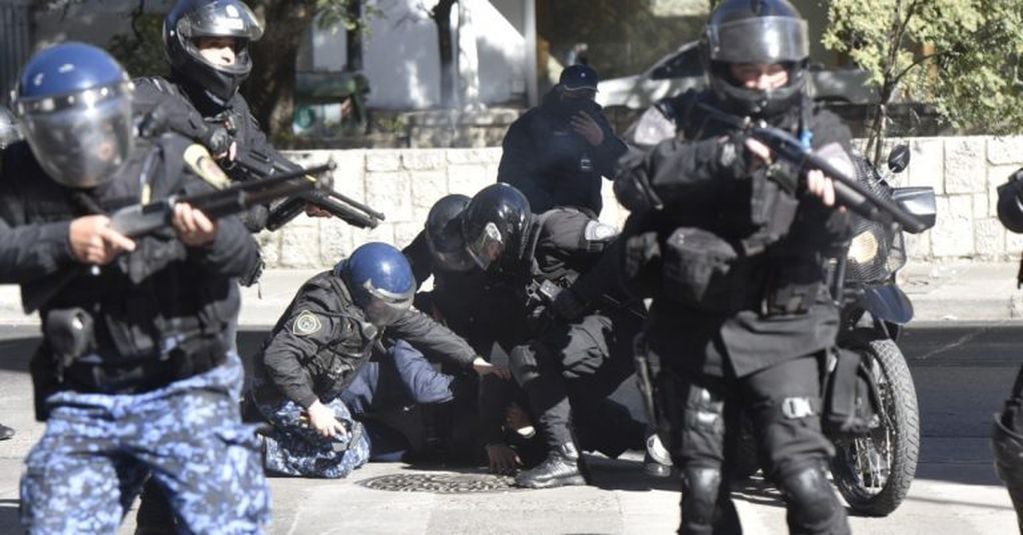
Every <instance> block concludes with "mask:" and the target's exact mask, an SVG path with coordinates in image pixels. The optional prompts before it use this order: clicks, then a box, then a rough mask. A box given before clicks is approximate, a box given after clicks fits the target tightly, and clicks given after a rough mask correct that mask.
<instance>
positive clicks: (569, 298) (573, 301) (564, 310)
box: [550, 289, 589, 321]
mask: <svg viewBox="0 0 1023 535" xmlns="http://www.w3.org/2000/svg"><path fill="white" fill-rule="evenodd" d="M587 308H589V307H587V306H586V303H585V302H583V300H582V299H580V298H579V296H578V295H576V293H575V292H573V291H572V290H571V289H565V290H562V291H561V292H559V293H558V296H557V297H555V298H554V302H553V303H551V306H550V309H551V312H553V313H554V315H555V317H557V318H558V319H561V320H565V321H575V320H577V319H579V318H581V317H583V316H584V315H585V314H586V310H587Z"/></svg>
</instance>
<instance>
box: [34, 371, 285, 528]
mask: <svg viewBox="0 0 1023 535" xmlns="http://www.w3.org/2000/svg"><path fill="white" fill-rule="evenodd" d="M241 380H242V365H241V361H240V359H239V358H238V356H237V355H236V354H233V353H232V354H230V355H228V359H227V362H226V363H225V364H223V365H222V366H219V367H217V368H214V369H212V370H210V371H208V372H205V373H203V374H199V375H196V376H194V377H190V378H188V379H184V380H181V381H176V382H173V383H171V384H169V385H167V386H165V387H163V388H159V389H157V390H153V391H150V392H145V393H141V394H131V395H118V394H84V393H78V392H68V391H66V392H58V393H56V394H54V395H52V396H50V397H49V398H48V399H47V400H46V403H47V406H48V407H49V408H50V410H51V412H50V417H49V419H48V420H47V422H46V431H45V432H44V433H43V437H42V438H41V439H40V440H39V443H37V444H36V445H35V446H34V447H33V448H32V451H31V452H29V455H28V458H27V459H26V460H25V464H26V471H25V474H24V475H23V476H22V479H21V504H22V511H21V521H22V525H23V526H24V528H25V529H26V530H27V531H28V532H29V533H32V534H40V533H43V534H49V533H61V534H64V533H67V534H71V533H115V532H116V531H117V527H118V525H119V524H120V522H121V519H122V518H123V516H124V514H125V513H126V512H127V511H128V509H129V508H130V507H131V503H132V502H133V501H134V499H135V497H136V495H137V494H138V492H139V489H140V488H141V485H142V482H143V480H144V478H145V476H146V475H147V474H151V475H152V477H153V478H155V479H156V481H157V482H158V483H159V484H160V485H161V486H162V487H163V489H164V491H165V492H166V494H167V496H168V498H169V500H170V503H171V506H172V507H173V509H174V511H175V513H176V514H177V517H178V519H179V521H180V522H181V524H180V526H179V529H180V530H181V531H182V532H184V533H232V534H234V533H239V534H240V533H261V532H262V530H263V528H264V527H265V526H266V525H267V524H268V523H269V521H270V494H269V489H268V488H267V484H266V479H265V477H264V475H263V470H262V467H261V466H260V463H259V455H258V452H259V441H258V439H257V438H256V436H255V435H254V433H253V431H252V429H251V428H249V427H248V426H244V425H242V423H241V418H240V416H239V413H238V403H237V401H236V400H237V397H236V394H235V395H232V391H237V388H238V386H239V385H240V384H241Z"/></svg>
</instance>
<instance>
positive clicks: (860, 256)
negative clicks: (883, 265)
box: [848, 230, 880, 266]
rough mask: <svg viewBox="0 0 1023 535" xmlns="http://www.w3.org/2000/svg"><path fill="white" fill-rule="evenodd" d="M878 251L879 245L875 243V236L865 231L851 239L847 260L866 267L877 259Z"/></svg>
mask: <svg viewBox="0 0 1023 535" xmlns="http://www.w3.org/2000/svg"><path fill="white" fill-rule="evenodd" d="M879 250H880V244H879V243H878V242H877V236H875V235H874V233H873V232H871V231H869V230H867V231H864V232H861V233H859V234H857V235H856V237H854V238H853V239H852V242H851V243H850V244H849V253H848V258H849V260H852V261H853V262H856V263H857V264H859V265H861V266H863V265H867V264H870V263H871V262H873V261H874V259H875V258H877V253H878V251H879Z"/></svg>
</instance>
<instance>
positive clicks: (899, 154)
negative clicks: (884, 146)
mask: <svg viewBox="0 0 1023 535" xmlns="http://www.w3.org/2000/svg"><path fill="white" fill-rule="evenodd" d="M907 167H909V145H899V146H897V147H895V148H894V149H892V152H891V153H890V154H888V170H889V171H891V172H893V173H901V172H903V171H905V170H906V168H907Z"/></svg>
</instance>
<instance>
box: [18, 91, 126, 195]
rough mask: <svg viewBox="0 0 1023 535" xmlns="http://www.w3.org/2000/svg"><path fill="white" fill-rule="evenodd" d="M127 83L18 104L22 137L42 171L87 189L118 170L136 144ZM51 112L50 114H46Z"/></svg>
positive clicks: (57, 179) (67, 184) (108, 177)
mask: <svg viewBox="0 0 1023 535" xmlns="http://www.w3.org/2000/svg"><path fill="white" fill-rule="evenodd" d="M119 91H121V92H129V91H130V84H128V83H125V84H121V86H118V87H116V88H109V87H108V88H99V89H93V90H89V91H86V92H84V93H79V94H76V95H75V96H74V100H71V98H70V97H68V98H67V99H66V100H64V101H63V102H64V105H62V104H61V103H60V102H57V101H55V100H53V99H47V100H46V101H37V102H26V103H20V104H19V113H22V124H23V125H24V129H25V138H26V140H27V141H28V144H29V146H30V147H31V148H32V153H33V154H35V157H36V159H37V160H38V161H39V165H40V166H42V168H43V170H44V171H46V173H47V174H48V175H49V176H50V177H51V178H53V179H54V180H55V181H57V182H58V183H60V184H63V185H65V186H68V187H72V188H91V187H94V186H97V185H99V184H101V183H103V182H106V181H107V180H109V179H110V178H112V176H113V175H114V174H115V173H116V172H117V171H118V170H119V169H120V167H121V165H122V164H123V163H124V161H125V160H126V159H127V157H128V155H129V154H130V153H131V149H132V147H133V143H134V136H133V124H132V115H131V97H130V94H126V93H120V94H117V93H118V92H119ZM48 108H51V109H50V111H47V109H48Z"/></svg>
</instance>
